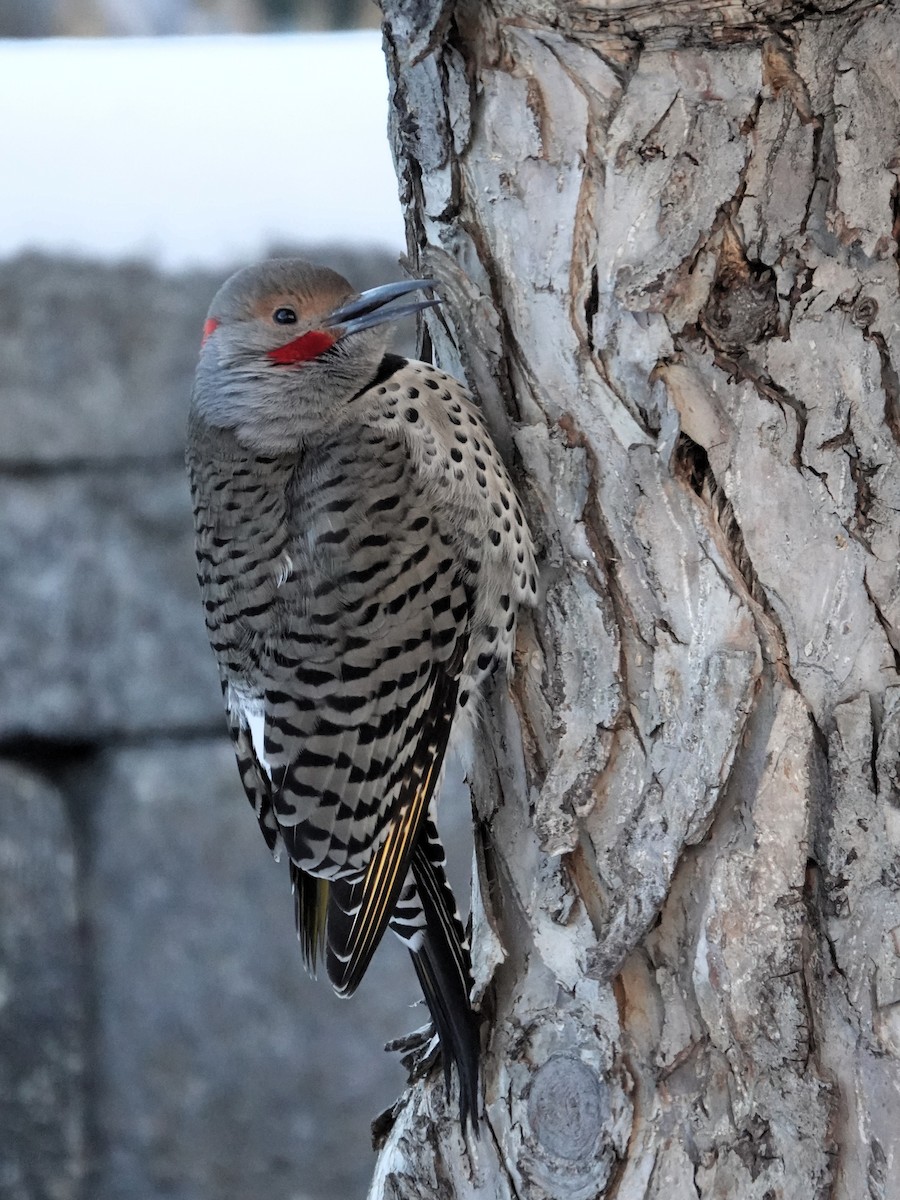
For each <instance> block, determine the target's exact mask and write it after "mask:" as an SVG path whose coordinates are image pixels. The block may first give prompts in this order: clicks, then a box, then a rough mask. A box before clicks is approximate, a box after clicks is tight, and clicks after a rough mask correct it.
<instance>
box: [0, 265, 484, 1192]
mask: <svg viewBox="0 0 900 1200" xmlns="http://www.w3.org/2000/svg"><path fill="white" fill-rule="evenodd" d="M310 257H314V258H316V259H317V260H318V261H321V262H327V263H329V264H330V265H332V266H334V267H336V268H337V269H338V270H340V271H342V272H343V273H344V274H346V275H347V276H348V277H349V278H351V279H352V280H353V281H354V283H356V284H357V285H358V286H359V287H368V286H372V285H374V284H375V283H377V282H384V281H386V280H389V279H392V278H395V277H396V276H397V271H398V268H397V264H396V258H395V256H393V255H391V254H389V253H388V252H384V253H378V252H369V253H367V254H361V253H359V252H352V251H341V250H339V249H335V248H331V249H329V248H322V247H318V248H316V249H315V250H314V251H310ZM227 273H228V271H227V270H223V271H220V272H208V273H191V274H184V275H166V274H161V273H159V272H157V271H156V270H154V269H153V268H151V267H149V266H146V265H137V264H131V265H121V266H106V265H100V264H97V263H89V262H79V261H74V260H70V261H63V260H59V259H54V258H48V257H44V256H40V255H36V254H28V255H23V256H20V257H18V258H16V259H14V260H12V261H9V262H6V263H2V264H0V364H2V391H0V513H2V523H0V612H2V614H3V620H2V622H0V679H2V689H0V913H2V921H0V1197H2V1200H38V1198H41V1200H43V1198H44V1197H48V1198H50V1197H52V1200H113V1198H115V1200H155V1198H157V1197H159V1198H160V1200H161V1198H162V1197H166V1198H167V1200H207V1198H209V1200H213V1198H215V1200H220V1198H224V1197H227V1198H228V1200H260V1198H261V1197H263V1196H265V1197H266V1200H326V1198H329V1197H335V1198H337V1197H341V1198H342V1200H344V1198H348V1197H354V1196H359V1197H361V1196H362V1195H364V1192H365V1188H366V1183H367V1181H368V1178H369V1176H370V1174H371V1168H372V1163H373V1159H372V1154H371V1148H370V1137H369V1123H370V1121H371V1119H372V1117H373V1116H375V1115H376V1113H378V1112H379V1111H380V1110H381V1109H382V1108H384V1107H385V1106H386V1105H388V1104H390V1103H391V1102H392V1101H393V1100H394V1099H395V1098H396V1097H397V1096H398V1095H399V1093H400V1091H401V1090H402V1086H403V1082H404V1076H403V1072H402V1069H401V1067H400V1064H399V1062H398V1061H397V1059H396V1056H388V1055H386V1054H384V1052H383V1049H382V1047H383V1045H384V1043H385V1041H386V1040H387V1039H389V1038H390V1037H396V1036H399V1035H401V1034H403V1033H406V1032H409V1031H410V1030H411V1029H413V1028H415V1027H416V1026H418V1025H421V1024H422V1023H423V1022H424V1020H425V1015H424V1012H423V1010H421V1009H417V1010H415V1011H411V1010H410V1009H409V1007H408V1006H409V1005H410V1004H412V1003H413V1002H414V1001H415V1000H416V999H417V997H418V992H417V987H416V983H415V979H414V975H413V972H412V967H411V964H410V963H409V961H408V956H407V955H406V953H405V951H403V949H402V947H400V945H399V943H397V944H395V945H394V944H390V945H389V944H385V946H384V947H383V948H382V949H381V950H380V951H379V954H378V956H377V957H376V960H375V962H374V963H373V965H372V968H371V969H370V972H369V974H368V976H367V978H366V980H365V982H364V984H363V986H362V988H361V990H360V992H359V993H358V994H357V996H356V997H355V998H354V999H353V1000H352V1001H350V1002H347V1003H344V1002H341V1001H339V1000H338V999H337V998H336V997H335V996H334V995H333V993H332V992H331V989H330V988H329V987H328V985H327V983H326V982H325V981H324V980H319V981H318V983H314V982H312V981H310V980H308V979H307V978H306V977H305V975H304V973H303V970H302V967H301V963H300V956H299V952H298V948H297V945H296V939H295V934H294V929H293V918H292V906H291V896H290V888H289V883H288V877H287V868H286V864H285V863H283V862H282V863H281V864H279V865H276V864H274V863H273V861H272V859H271V858H270V856H269V854H268V852H267V850H266V848H265V845H264V843H263V840H262V838H261V837H260V836H259V832H258V830H257V827H256V822H255V820H254V818H253V814H252V812H251V810H250V808H249V805H248V804H247V801H246V800H245V799H244V797H243V793H242V792H241V789H240V785H239V781H238V776H237V771H236V769H235V766H234V760H233V755H232V752H231V749H230V745H229V743H228V739H227V735H226V731H225V724H224V718H223V716H222V712H221V698H220V692H219V687H218V682H217V679H216V675H215V671H214V666H213V659H212V655H211V653H210V651H209V647H208V645H207V643H206V636H205V630H204V627H203V620H202V611H201V606H200V603H199V598H198V593H197V586H196V581H195V578H194V558H193V531H192V524H191V514H190V505H189V497H188V489H187V482H186V477H185V472H184V467H183V441H184V426H185V418H186V411H187V402H188V396H189V392H190V386H191V378H192V374H193V368H194V361H195V356H196V350H197V344H198V335H199V331H200V329H201V326H202V322H203V317H204V314H205V310H206V308H207V306H208V303H209V300H210V298H211V296H212V293H213V291H214V290H215V288H216V287H217V286H218V284H219V282H220V281H221V279H222V278H223V277H224V276H225V275H226V274H227ZM410 334H411V330H406V331H405V340H406V348H407V349H411V346H410ZM402 341H403V338H401V342H402ZM451 807H452V809H453V813H452V814H451V815H452V816H453V817H455V824H456V828H457V830H458V833H459V836H458V837H457V838H456V845H454V846H453V847H452V849H451V853H452V855H453V858H454V860H455V866H456V867H457V869H458V872H459V873H460V874H462V876H463V877H465V875H466V873H467V870H468V853H467V850H466V846H465V842H464V831H465V829H466V827H467V825H468V817H467V814H466V805H465V804H464V803H458V804H456V805H453V806H450V805H448V806H447V810H448V811H449V809H450V808H451ZM460 837H463V841H462V842H460ZM388 941H389V942H393V941H394V939H388Z"/></svg>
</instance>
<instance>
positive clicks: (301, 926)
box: [291, 862, 329, 978]
mask: <svg viewBox="0 0 900 1200" xmlns="http://www.w3.org/2000/svg"><path fill="white" fill-rule="evenodd" d="M291 887H292V888H293V892H294V919H295V921H296V924H297V937H298V938H299V940H300V953H301V955H302V957H303V965H304V966H305V967H306V969H307V971H308V972H309V973H310V975H312V976H313V977H314V978H315V974H316V963H317V960H318V957H319V953H320V951H321V949H322V947H323V946H324V944H325V918H326V916H327V913H328V892H329V883H328V880H327V879H318V878H316V877H315V876H314V875H310V874H308V873H307V872H306V871H303V870H301V869H300V867H298V866H297V865H296V864H295V863H293V862H292V863H291Z"/></svg>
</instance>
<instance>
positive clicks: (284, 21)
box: [0, 0, 381, 37]
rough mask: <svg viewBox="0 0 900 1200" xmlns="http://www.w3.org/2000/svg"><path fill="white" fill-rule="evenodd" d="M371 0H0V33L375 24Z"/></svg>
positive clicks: (155, 32) (146, 33) (115, 33)
mask: <svg viewBox="0 0 900 1200" xmlns="http://www.w3.org/2000/svg"><path fill="white" fill-rule="evenodd" d="M380 15H381V14H380V12H379V10H378V8H377V7H376V6H375V4H374V2H373V0H0V37H66V36H74V37H103V36H111V37H130V36H138V37H158V36H167V35H170V34H198V33H199V34H221V33H272V32H283V31H287V30H305V31H311V30H321V29H353V28H359V27H361V26H367V27H370V28H376V27H377V26H378V23H379V19H380Z"/></svg>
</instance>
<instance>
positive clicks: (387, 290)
mask: <svg viewBox="0 0 900 1200" xmlns="http://www.w3.org/2000/svg"><path fill="white" fill-rule="evenodd" d="M434 284H435V281H434V280H433V279H404V280H402V281H401V282H400V283H385V284H382V286H381V287H376V288H370V289H369V290H368V291H367V292H363V293H362V294H361V295H359V296H357V297H356V299H355V300H350V301H349V302H348V303H347V304H342V305H341V307H340V308H336V309H335V310H334V312H332V313H329V315H328V316H327V317H326V319H325V323H324V327H325V328H326V329H333V328H334V327H335V326H336V325H340V326H341V328H342V329H343V332H344V333H345V334H346V333H359V331H360V330H361V329H370V328H371V327H372V326H373V325H381V324H382V322H384V321H397V320H399V319H400V318H401V317H409V316H412V314H413V313H417V312H421V311H422V310H423V309H425V308H434V306H435V305H436V304H440V300H414V301H413V302H412V303H411V304H398V305H396V306H395V307H394V308H385V307H384V306H385V305H386V304H390V302H391V301H392V300H396V299H397V298H398V297H399V296H405V295H407V294H408V293H409V292H415V291H418V289H419V288H433V287H434Z"/></svg>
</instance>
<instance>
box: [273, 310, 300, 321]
mask: <svg viewBox="0 0 900 1200" xmlns="http://www.w3.org/2000/svg"><path fill="white" fill-rule="evenodd" d="M272 320H273V321H274V322H275V324H276V325H296V324H297V314H296V313H295V312H294V310H293V309H292V308H276V309H275V311H274V312H273V313H272Z"/></svg>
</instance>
